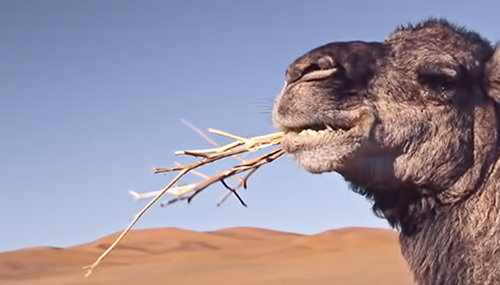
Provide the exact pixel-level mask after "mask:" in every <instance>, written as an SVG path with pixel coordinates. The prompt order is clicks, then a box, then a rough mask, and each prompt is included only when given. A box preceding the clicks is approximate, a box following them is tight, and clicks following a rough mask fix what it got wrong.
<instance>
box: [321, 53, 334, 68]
mask: <svg viewBox="0 0 500 285" xmlns="http://www.w3.org/2000/svg"><path fill="white" fill-rule="evenodd" d="M316 64H317V65H318V67H319V68H320V69H330V68H334V67H335V65H336V63H335V61H334V60H333V58H331V57H330V56H328V55H325V56H323V57H320V58H318V60H316Z"/></svg>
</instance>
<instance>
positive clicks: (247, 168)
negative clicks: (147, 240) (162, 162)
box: [85, 127, 284, 276]
mask: <svg viewBox="0 0 500 285" xmlns="http://www.w3.org/2000/svg"><path fill="white" fill-rule="evenodd" d="M192 128H193V127H192ZM194 128H196V127H194ZM209 132H211V133H214V134H218V135H222V136H225V137H228V138H232V139H234V140H236V141H234V142H232V143H229V144H227V145H225V146H220V147H219V146H217V147H216V148H212V149H204V150H191V151H179V152H176V153H175V154H177V155H190V156H194V157H201V158H202V159H200V160H198V161H196V162H193V163H191V164H187V165H177V166H174V167H170V168H157V169H155V171H154V173H165V172H172V171H179V173H178V174H177V176H176V177H175V178H174V179H173V180H172V181H171V182H170V183H169V184H168V185H167V186H166V187H165V188H164V189H163V190H162V191H161V192H160V193H159V194H158V195H157V196H156V197H154V198H153V199H152V200H151V201H150V202H149V203H148V204H147V205H146V206H145V207H144V208H143V209H142V210H141V211H140V212H139V213H138V214H137V215H136V216H135V217H134V219H133V220H132V222H131V223H130V224H129V225H128V226H127V228H125V230H124V231H123V232H122V233H121V234H120V235H119V236H118V238H117V239H116V240H115V241H114V242H113V243H112V244H111V245H110V246H109V247H108V248H107V249H106V250H105V251H104V252H103V253H102V254H101V255H100V256H99V257H98V258H97V259H96V261H95V262H94V263H93V264H91V265H89V266H86V267H85V268H86V269H87V270H88V271H87V274H86V276H89V275H90V274H91V273H92V270H93V269H94V268H96V267H97V266H98V265H99V263H100V262H101V261H102V260H103V259H104V258H105V257H106V256H107V255H108V254H109V253H110V252H111V251H112V250H113V249H114V248H115V247H116V246H117V245H118V244H119V243H120V241H121V240H122V239H123V238H124V237H125V235H127V233H128V232H129V231H130V230H131V229H132V227H133V226H134V225H135V224H136V223H137V221H138V220H139V219H140V218H141V217H142V215H144V213H145V212H146V211H147V210H148V209H149V208H150V207H151V206H152V205H153V204H154V203H156V201H158V199H160V198H161V197H162V196H163V195H164V194H165V193H166V192H167V191H168V190H169V189H170V188H171V187H172V186H173V185H174V184H175V183H177V181H179V180H180V179H181V178H182V177H183V176H184V175H185V174H187V173H189V172H192V171H193V170H194V169H195V168H198V167H200V166H202V165H205V164H208V163H211V162H214V161H217V160H220V159H223V158H226V157H230V156H235V155H237V154H240V153H245V152H254V151H257V150H260V149H263V148H266V147H270V146H277V145H279V144H280V143H281V139H282V137H283V133H280V132H279V133H273V134H269V135H264V136H258V137H253V138H243V137H240V136H237V135H234V134H230V133H227V132H223V131H220V130H215V129H209ZM214 144H215V142H214ZM283 153H284V151H283V149H282V148H281V147H278V148H277V149H274V150H273V151H271V152H269V153H267V154H264V155H261V156H259V157H257V158H254V159H251V160H248V161H244V160H243V161H242V162H241V163H240V164H239V165H237V166H234V167H232V168H230V169H228V170H226V171H223V172H221V173H219V174H217V175H215V176H212V177H208V178H206V179H205V180H203V181H202V182H200V183H198V184H195V185H194V186H193V188H192V190H191V191H186V193H187V192H189V193H191V192H192V194H190V195H186V196H182V195H181V196H180V197H178V199H180V200H187V201H188V202H190V201H191V200H192V199H193V198H194V197H195V196H196V195H198V194H199V193H200V192H201V191H203V190H204V189H206V188H207V187H208V186H210V185H212V184H214V183H216V182H221V183H222V184H223V185H224V186H225V187H226V188H227V189H228V190H229V191H230V193H232V194H234V195H235V196H236V197H237V198H238V200H239V201H240V203H242V204H243V205H245V203H244V202H243V200H242V199H241V197H240V196H239V195H238V193H237V192H236V189H237V188H239V187H244V188H246V184H247V180H248V178H249V177H250V176H251V175H252V174H253V173H255V171H256V170H257V169H259V168H260V167H261V166H262V165H264V164H267V163H270V162H273V161H274V160H276V159H278V158H279V157H280V156H282V155H283ZM243 172H247V173H246V175H244V176H243V177H242V178H241V180H240V183H239V184H238V185H237V186H236V187H234V188H231V187H230V186H229V185H228V184H227V183H226V182H225V179H227V178H228V177H233V176H236V175H237V174H240V173H243ZM226 198H227V197H224V199H223V200H225V199H226ZM222 202H223V201H222ZM219 204H220V203H219Z"/></svg>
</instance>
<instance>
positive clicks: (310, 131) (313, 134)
mask: <svg viewBox="0 0 500 285" xmlns="http://www.w3.org/2000/svg"><path fill="white" fill-rule="evenodd" d="M306 132H307V134H309V135H311V136H315V135H317V134H318V132H316V131H315V130H311V129H308V130H306Z"/></svg>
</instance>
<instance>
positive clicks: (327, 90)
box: [272, 19, 500, 285]
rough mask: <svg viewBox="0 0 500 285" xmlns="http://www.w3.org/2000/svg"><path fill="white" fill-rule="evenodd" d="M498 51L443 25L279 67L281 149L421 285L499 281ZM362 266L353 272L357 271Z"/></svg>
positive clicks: (323, 50)
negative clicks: (377, 226) (374, 233)
mask: <svg viewBox="0 0 500 285" xmlns="http://www.w3.org/2000/svg"><path fill="white" fill-rule="evenodd" d="M499 104H500V47H499V46H495V45H493V44H491V43H490V42H489V41H487V40H486V39H484V38H482V37H481V36H480V35H479V34H477V33H475V32H473V31H469V30H467V29H465V28H462V27H459V26H457V25H455V24H452V23H450V22H448V21H446V20H444V19H430V20H426V21H423V22H420V23H417V24H413V25H406V26H402V27H400V28H398V29H397V30H396V31H395V32H393V33H392V34H391V35H390V36H389V37H388V38H387V39H386V40H385V41H383V42H362V41H352V42H334V43H330V44H326V45H324V46H321V47H318V48H316V49H313V50H312V51H310V52H308V53H306V54H305V55H303V56H302V57H300V58H298V59H297V60H295V61H294V62H293V63H292V64H291V65H290V66H289V67H288V68H287V70H286V76H285V86H284V88H283V90H282V91H281V93H280V94H279V95H278V97H277V98H276V100H275V103H274V106H273V113H272V116H273V122H274V124H275V126H276V127H277V128H278V129H279V130H281V131H283V132H285V137H284V139H283V142H282V147H283V148H284V150H285V151H286V152H287V154H288V155H289V156H291V157H292V158H293V159H294V160H295V161H296V162H297V163H298V164H299V165H300V166H301V167H303V168H304V169H305V170H307V171H309V172H312V173H325V172H332V171H335V172H337V173H339V174H341V175H342V176H343V177H344V179H345V180H346V181H347V182H348V184H349V185H350V188H351V189H352V190H354V191H355V192H357V193H359V194H361V195H364V196H365V197H367V198H368V199H369V200H370V201H371V202H372V204H373V210H374V212H375V214H376V215H378V216H380V217H383V218H385V219H386V220H387V221H388V222H389V224H390V225H391V226H393V227H394V228H396V229H397V230H398V231H399V241H400V245H401V252H402V254H403V256H404V258H405V259H406V260H407V263H408V265H409V267H410V269H411V271H412V272H413V274H414V278H415V281H416V282H417V283H418V284H421V285H441V284H442V285H448V284H453V285H457V284H460V285H465V284H467V285H473V284H481V285H485V284H500V163H499V154H500V148H499V143H500V139H499V131H500V105H499ZM360 270H362V269H360Z"/></svg>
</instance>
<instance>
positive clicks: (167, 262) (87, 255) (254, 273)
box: [0, 228, 414, 285]
mask: <svg viewBox="0 0 500 285" xmlns="http://www.w3.org/2000/svg"><path fill="white" fill-rule="evenodd" d="M115 237H116V236H115V235H113V236H108V237H105V238H103V239H100V240H97V241H95V242H92V243H88V244H84V245H80V246H75V247H70V248H64V249H62V248H47V247H37V248H28V249H22V250H17V251H12V252H6V253H1V254H0V284H2V285H21V284H23V285H28V284H33V285H35V284H37V285H49V284H50V285H59V284H64V285H70V284H93V285H97V284H107V285H113V284H121V285H128V284H152V285H154V284H181V285H190V284H193V285H194V284H217V285H224V284H231V285H243V284H245V285H257V284H259V285H260V284H262V285H264V284H265V285H268V284H269V285H270V284H273V285H285V284H286V285H306V284H307V285H309V284H316V285H323V284H328V285H331V284H348V285H362V284H386V285H391V284H394V285H396V284H397V285H405V284H408V285H409V284H414V283H413V281H412V277H411V274H410V272H409V270H408V268H407V266H406V263H405V261H404V260H403V258H402V257H401V254H400V251H399V245H398V243H397V234H396V233H395V232H393V231H389V230H381V229H363V228H346V229H340V230H332V231H327V232H324V233H321V234H318V235H312V236H305V235H298V234H291V233H284V232H277V231H271V230H262V229H255V228H231V229H225V230H219V231H214V232H194V231H187V230H180V229H173V228H167V229H150V230H137V231H133V232H131V233H130V234H129V236H127V238H126V239H125V240H124V241H123V243H121V245H120V246H119V247H118V248H117V249H116V250H115V251H113V252H112V253H111V255H110V256H109V257H108V258H106V259H105V260H104V261H103V262H102V263H101V265H100V266H99V267H98V268H97V269H96V270H94V272H93V274H92V275H91V276H90V277H89V278H85V277H84V273H85V272H84V270H82V266H84V265H88V264H90V263H92V262H93V260H94V259H95V258H96V257H97V256H98V255H99V254H100V253H101V252H102V251H103V250H104V249H105V248H106V247H107V246H108V245H109V244H110V243H111V242H112V241H113V240H114V238H115Z"/></svg>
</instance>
